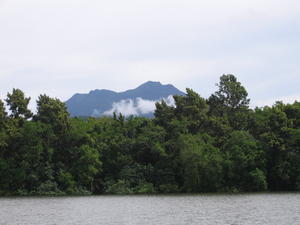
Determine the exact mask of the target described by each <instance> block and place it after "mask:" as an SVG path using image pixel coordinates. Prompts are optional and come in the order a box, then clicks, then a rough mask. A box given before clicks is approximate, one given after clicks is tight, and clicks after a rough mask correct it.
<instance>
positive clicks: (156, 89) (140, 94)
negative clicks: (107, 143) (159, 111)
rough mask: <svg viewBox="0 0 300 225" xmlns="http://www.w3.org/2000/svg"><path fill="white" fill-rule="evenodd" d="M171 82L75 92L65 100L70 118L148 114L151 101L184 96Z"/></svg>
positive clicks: (151, 108) (151, 111)
mask: <svg viewBox="0 0 300 225" xmlns="http://www.w3.org/2000/svg"><path fill="white" fill-rule="evenodd" d="M184 94H185V93H184V92H182V91H180V90H178V89H177V88H175V87H174V86H173V85H171V84H167V85H163V84H161V83H160V82H153V81H148V82H146V83H144V84H142V85H140V86H139V87H137V88H135V89H132V90H127V91H124V92H114V91H110V90H105V89H102V90H94V91H90V92H89V93H88V94H75V95H73V96H72V97H71V98H70V99H69V100H67V101H66V104H67V107H68V111H69V113H70V114H71V116H72V117H75V116H83V117H87V116H94V117H99V116H103V115H111V114H112V113H113V112H117V113H119V112H120V113H122V114H124V115H138V116H147V117H148V116H151V115H152V114H153V111H154V108H155V105H154V104H155V101H157V100H161V99H166V101H167V102H169V104H172V98H171V97H170V96H173V95H184Z"/></svg>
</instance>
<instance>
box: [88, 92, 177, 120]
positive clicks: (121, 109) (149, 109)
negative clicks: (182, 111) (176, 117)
mask: <svg viewBox="0 0 300 225" xmlns="http://www.w3.org/2000/svg"><path fill="white" fill-rule="evenodd" d="M163 100H164V101H165V102H166V103H167V104H168V105H173V106H174V104H175V103H174V99H173V96H171V95H170V96H169V97H167V98H163ZM157 101H160V100H156V101H151V100H147V99H143V98H136V99H135V100H133V99H123V100H121V101H119V102H114V103H113V104H112V108H111V109H110V110H107V111H105V112H103V113H101V112H100V111H99V110H97V109H95V110H94V112H93V115H92V116H95V117H97V116H101V115H106V116H110V115H112V114H113V113H114V112H115V113H117V114H119V113H122V114H123V115H124V116H130V115H133V116H137V115H140V114H148V113H153V112H154V111H155V108H156V107H155V103H156V102H157Z"/></svg>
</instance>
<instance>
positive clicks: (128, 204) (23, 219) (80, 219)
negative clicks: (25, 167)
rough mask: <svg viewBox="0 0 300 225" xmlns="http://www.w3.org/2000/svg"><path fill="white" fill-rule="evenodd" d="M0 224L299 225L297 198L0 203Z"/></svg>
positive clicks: (245, 196)
mask: <svg viewBox="0 0 300 225" xmlns="http://www.w3.org/2000/svg"><path fill="white" fill-rule="evenodd" d="M0 224H1V225H4V224H5V225H6V224H7V225H17V224H18V225H19V224H26V225H27V224H28V225H29V224H46V225H48V224H49V225H50V224H51V225H56V224H57V225H60V224H64V225H66V224H72V225H77V224H78V225H97V224H101V225H102V224H103V225H113V224H114V225H116V224H118V225H119V224H126V225H150V224H153V225H154V224H155V225H160V224H161V225H162V224H163V225H169V224H170V225H171V224H172V225H199V224H203V225H206V224H222V225H227V224H230V225H234V224H236V225H240V224H249V225H255V224H257V225H277V224H278V225H281V224H282V225H299V224H300V194H294V193H287V194H241V195H165V196H164V195H158V196H91V197H49V198H46V197H40V198H39V197H36V198H0Z"/></svg>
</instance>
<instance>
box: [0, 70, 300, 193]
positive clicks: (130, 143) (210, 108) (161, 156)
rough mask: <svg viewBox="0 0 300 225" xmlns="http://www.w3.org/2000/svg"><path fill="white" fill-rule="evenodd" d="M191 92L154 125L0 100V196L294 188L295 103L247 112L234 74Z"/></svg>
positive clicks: (55, 105) (298, 128)
mask: <svg viewBox="0 0 300 225" xmlns="http://www.w3.org/2000/svg"><path fill="white" fill-rule="evenodd" d="M216 89H217V90H216V92H215V93H213V94H212V95H211V96H210V97H209V98H207V99H205V98H203V97H201V96H200V95H199V94H198V93H196V92H195V91H193V90H192V89H186V95H184V96H174V100H175V105H174V106H170V105H168V104H166V102H164V101H163V100H162V101H160V102H157V103H156V110H155V112H154V117H153V118H142V117H134V116H131V117H124V116H123V115H122V114H118V115H117V114H114V115H113V116H112V117H100V118H92V117H91V118H71V117H70V116H69V113H68V111H67V108H66V105H65V103H64V102H62V101H60V100H59V99H57V98H51V97H49V96H47V95H45V94H42V95H40V96H39V97H38V99H37V102H36V105H37V108H36V112H35V113H33V112H31V111H30V110H29V108H28V104H29V102H30V97H26V95H25V93H24V92H23V91H22V90H20V89H13V90H12V91H11V93H8V94H7V97H6V99H3V100H0V196H8V195H84V194H148V193H207V192H233V193H237V192H257V191H299V190H300V102H297V101H295V102H294V103H293V104H284V103H282V102H280V101H278V102H276V103H274V105H273V106H265V107H261V108H258V107H257V108H255V109H251V108H250V107H249V102H250V99H249V98H248V93H247V91H246V89H245V87H244V86H242V84H241V83H240V82H239V81H238V80H237V78H236V77H235V76H234V75H231V74H226V75H222V76H221V77H220V80H219V83H218V84H217V85H216Z"/></svg>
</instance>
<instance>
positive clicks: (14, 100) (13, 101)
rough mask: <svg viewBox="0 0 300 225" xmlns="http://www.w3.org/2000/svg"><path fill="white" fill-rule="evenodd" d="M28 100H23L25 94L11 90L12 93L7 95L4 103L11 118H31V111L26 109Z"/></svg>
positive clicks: (18, 90)
mask: <svg viewBox="0 0 300 225" xmlns="http://www.w3.org/2000/svg"><path fill="white" fill-rule="evenodd" d="M29 102H30V98H25V94H24V92H23V91H21V90H20V89H15V88H14V89H13V91H12V93H11V94H10V93H8V94H7V99H6V103H7V105H8V106H9V110H10V111H11V117H13V118H15V119H19V118H24V119H29V118H30V117H32V113H31V111H30V110H29V109H28V104H29Z"/></svg>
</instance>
